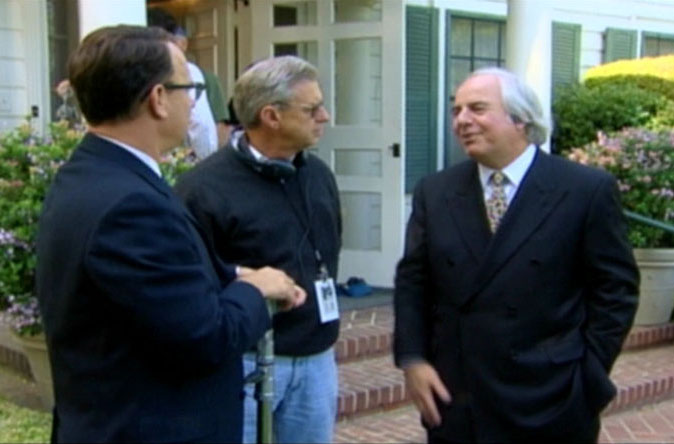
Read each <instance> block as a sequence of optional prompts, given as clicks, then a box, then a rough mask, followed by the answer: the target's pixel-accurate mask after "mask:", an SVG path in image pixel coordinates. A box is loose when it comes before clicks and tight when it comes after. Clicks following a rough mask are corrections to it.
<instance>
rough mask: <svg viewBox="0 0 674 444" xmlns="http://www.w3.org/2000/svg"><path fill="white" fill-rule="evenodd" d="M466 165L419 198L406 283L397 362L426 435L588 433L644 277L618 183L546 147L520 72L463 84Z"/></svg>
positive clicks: (561, 437) (558, 437)
mask: <svg viewBox="0 0 674 444" xmlns="http://www.w3.org/2000/svg"><path fill="white" fill-rule="evenodd" d="M452 125H453V130H454V133H455V135H456V136H457V139H458V140H459V142H460V143H461V145H462V146H463V149H464V150H465V152H466V154H467V155H468V156H469V157H470V159H469V160H468V161H466V162H463V163H460V164H458V165H455V166H453V167H451V168H449V169H447V170H445V171H442V172H439V173H436V174H432V175H430V176H429V177H427V178H425V179H424V180H422V181H421V182H420V183H419V185H418V186H417V187H416V189H415V192H414V202H413V208H412V215H411V218H410V221H409V225H408V227H407V238H406V245H405V253H404V256H403V258H402V259H401V261H400V263H399V264H398V268H397V275H396V280H395V360H396V364H397V365H398V366H399V367H401V368H402V369H403V370H404V372H405V377H406V381H407V386H408V388H409V390H410V395H411V398H412V400H413V401H414V403H415V405H416V407H417V409H418V410H419V411H420V413H421V416H422V420H423V424H424V425H425V427H426V428H427V429H428V438H429V442H431V443H444V442H593V441H596V440H597V437H598V433H599V425H600V423H599V412H600V411H601V409H602V408H603V407H604V406H605V405H606V404H607V403H608V402H609V401H610V400H611V398H612V397H613V396H614V395H615V387H614V386H613V384H612V383H611V381H610V380H609V377H608V374H609V371H610V370H611V366H612V365H613V362H614V361H615V359H616V357H617V355H618V353H619V352H620V348H621V345H622V342H623V340H624V337H625V335H626V334H627V332H628V330H629V328H630V326H631V323H632V319H633V316H634V312H635V309H636V302H637V293H638V284H639V274H638V271H637V268H636V265H635V262H634V258H633V256H632V252H631V248H630V245H629V243H628V241H627V234H626V224H625V221H624V219H623V216H622V212H621V207H620V203H619V200H618V194H617V187H616V184H615V180H614V179H613V177H611V176H610V175H609V174H607V173H605V172H602V171H599V170H595V169H591V168H588V167H585V166H582V165H579V164H575V163H572V162H570V161H567V160H565V159H562V158H560V157H556V156H551V155H548V154H546V153H544V152H543V151H541V149H540V148H539V146H540V145H541V144H542V143H543V142H544V141H545V139H546V134H547V129H546V124H545V121H544V120H543V117H542V112H541V106H540V104H539V102H538V99H537V98H536V96H535V94H534V93H533V91H531V89H530V88H529V87H527V86H526V85H525V84H524V83H523V82H521V81H520V80H519V79H518V78H517V77H515V76H514V75H513V74H512V73H510V72H508V71H505V70H503V69H498V68H488V69H483V70H479V71H476V72H474V73H473V74H471V75H470V76H469V77H468V79H467V80H465V81H464V82H463V83H462V84H461V85H460V86H459V87H458V89H457V91H456V96H455V102H454V106H453V109H452Z"/></svg>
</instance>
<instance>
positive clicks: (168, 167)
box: [0, 120, 196, 407]
mask: <svg viewBox="0 0 674 444" xmlns="http://www.w3.org/2000/svg"><path fill="white" fill-rule="evenodd" d="M83 135H84V127H83V126H81V125H75V128H73V123H72V122H68V121H65V120H62V121H60V122H57V123H53V124H51V125H50V131H49V136H48V137H45V138H40V137H36V136H35V134H34V133H33V131H32V129H31V126H30V122H28V123H26V124H24V125H21V126H20V127H18V128H15V129H13V130H11V131H9V132H7V133H4V134H0V311H2V312H3V316H2V318H3V319H4V322H5V323H7V324H9V327H10V329H11V330H12V331H13V332H14V333H15V335H16V338H17V342H18V343H19V344H21V346H22V348H23V350H24V352H25V355H26V357H27V358H28V361H29V364H30V367H31V372H32V373H33V377H34V378H35V380H36V382H37V384H38V386H39V387H40V390H41V393H42V397H43V401H44V403H45V405H46V406H47V407H49V406H50V405H52V404H53V395H52V389H51V375H50V371H49V363H48V358H47V349H46V345H45V341H44V335H43V328H42V320H41V317H40V311H39V307H38V304H37V299H36V297H35V295H34V281H35V264H36V252H35V240H36V234H37V223H38V218H39V216H40V212H41V208H42V202H43V200H44V198H45V196H46V193H47V190H48V189H49V186H50V184H51V182H52V180H53V179H54V176H55V175H56V172H57V170H58V168H59V167H60V166H61V165H62V164H63V163H64V162H65V161H66V160H67V159H68V157H69V156H70V154H71V153H72V151H73V150H74V149H75V147H76V146H77V144H78V143H79V141H80V140H81V138H82V136H83ZM195 161H196V156H195V155H194V154H193V152H192V150H190V149H187V148H178V149H176V150H174V151H173V152H171V153H170V154H169V155H167V156H165V158H164V159H163V160H162V162H160V168H161V169H162V173H163V175H164V177H165V178H166V179H167V180H168V181H169V183H172V182H173V181H174V180H175V178H176V177H177V176H178V175H179V174H180V173H181V172H183V171H185V170H187V169H189V168H190V167H191V166H192V165H194V163H195Z"/></svg>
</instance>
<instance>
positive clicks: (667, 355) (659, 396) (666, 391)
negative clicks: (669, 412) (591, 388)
mask: <svg viewBox="0 0 674 444" xmlns="http://www.w3.org/2000/svg"><path fill="white" fill-rule="evenodd" d="M611 379H612V380H613V382H614V383H615V385H616V386H617V387H618V394H617V395H616V397H615V398H614V399H613V401H611V403H610V404H609V405H608V406H606V409H604V412H603V414H604V415H610V414H612V413H615V412H618V411H622V410H626V409H631V408H635V407H638V406H640V405H644V404H650V403H653V402H657V401H660V400H663V399H669V398H674V342H671V341H670V342H669V344H665V345H660V346H658V347H653V348H647V349H639V350H626V351H624V352H622V353H621V354H620V356H618V360H617V361H616V363H615V365H614V366H613V370H612V371H611Z"/></svg>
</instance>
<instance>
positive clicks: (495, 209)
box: [485, 171, 508, 233]
mask: <svg viewBox="0 0 674 444" xmlns="http://www.w3.org/2000/svg"><path fill="white" fill-rule="evenodd" d="M507 180H508V179H507V178H506V177H505V176H504V175H503V173H502V172H500V171H494V172H493V173H492V175H491V177H490V178H489V183H490V184H491V196H489V199H487V201H486V202H485V205H486V207H487V218H488V219H489V228H491V232H492V233H495V232H496V229H497V228H498V224H499V223H500V222H501V218H503V215H504V214H505V212H506V210H507V209H508V200H507V199H506V194H505V184H506V182H507Z"/></svg>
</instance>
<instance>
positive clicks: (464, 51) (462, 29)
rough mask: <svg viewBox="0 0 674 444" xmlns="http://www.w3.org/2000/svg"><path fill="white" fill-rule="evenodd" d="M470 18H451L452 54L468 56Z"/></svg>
mask: <svg viewBox="0 0 674 444" xmlns="http://www.w3.org/2000/svg"><path fill="white" fill-rule="evenodd" d="M470 27H471V20H467V19H454V18H453V19H452V26H451V39H452V41H451V43H450V45H451V46H450V47H451V49H452V55H454V56H456V55H459V56H466V57H470V55H471V53H470V40H471V31H470Z"/></svg>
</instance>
